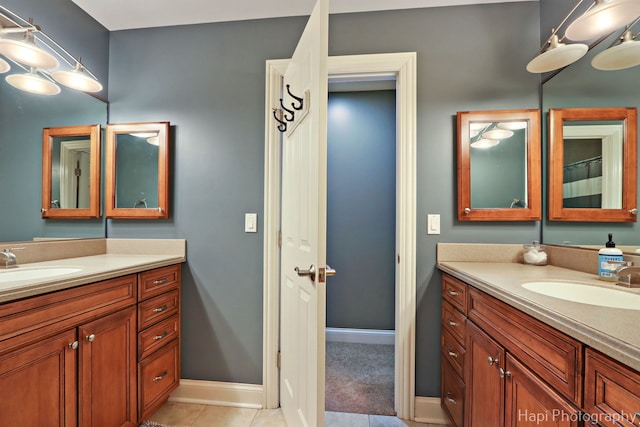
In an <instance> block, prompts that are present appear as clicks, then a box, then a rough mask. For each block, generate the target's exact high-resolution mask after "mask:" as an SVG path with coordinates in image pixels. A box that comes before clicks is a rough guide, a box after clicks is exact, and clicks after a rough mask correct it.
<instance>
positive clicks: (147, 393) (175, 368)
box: [138, 340, 180, 419]
mask: <svg viewBox="0 0 640 427" xmlns="http://www.w3.org/2000/svg"><path fill="white" fill-rule="evenodd" d="M179 367H180V353H179V348H178V340H174V341H173V342H172V343H170V344H169V345H167V346H166V347H164V348H162V349H160V350H158V351H157V352H156V353H154V354H152V355H151V356H150V357H148V358H146V359H145V360H143V361H142V362H140V363H139V364H138V397H139V399H140V402H139V411H138V413H139V414H140V419H145V418H147V416H149V415H150V414H151V413H152V412H153V411H154V410H155V409H156V408H157V407H158V406H159V405H161V404H162V403H164V401H166V400H167V398H168V397H169V393H171V392H172V391H173V390H175V389H176V387H178V385H179V383H180V369H179Z"/></svg>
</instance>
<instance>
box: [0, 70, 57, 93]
mask: <svg viewBox="0 0 640 427" xmlns="http://www.w3.org/2000/svg"><path fill="white" fill-rule="evenodd" d="M5 80H7V83H9V84H10V85H11V86H13V87H15V88H16V89H20V90H23V91H25V92H29V93H34V94H36V95H56V94H58V93H60V87H59V86H58V85H56V84H55V83H53V82H51V81H49V80H47V79H45V78H44V77H42V76H40V75H39V74H38V73H37V72H36V70H35V68H33V67H32V68H31V70H30V71H29V72H28V73H24V74H9V75H8V76H7V77H5Z"/></svg>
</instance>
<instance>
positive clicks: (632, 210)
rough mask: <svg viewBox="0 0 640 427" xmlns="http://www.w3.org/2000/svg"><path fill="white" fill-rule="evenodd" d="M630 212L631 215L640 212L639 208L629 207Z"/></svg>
mask: <svg viewBox="0 0 640 427" xmlns="http://www.w3.org/2000/svg"><path fill="white" fill-rule="evenodd" d="M629 213H630V214H631V215H635V214H637V213H638V209H636V208H633V209H629Z"/></svg>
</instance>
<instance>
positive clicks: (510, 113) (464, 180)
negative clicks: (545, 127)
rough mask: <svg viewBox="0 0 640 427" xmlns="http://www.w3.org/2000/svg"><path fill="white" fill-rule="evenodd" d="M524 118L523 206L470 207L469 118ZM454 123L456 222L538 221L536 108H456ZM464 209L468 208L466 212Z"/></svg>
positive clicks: (539, 179) (539, 178)
mask: <svg viewBox="0 0 640 427" xmlns="http://www.w3.org/2000/svg"><path fill="white" fill-rule="evenodd" d="M472 120H473V121H487V122H489V121H490V122H497V121H526V122H528V127H527V141H526V143H527V206H526V207H525V208H518V209H512V208H491V209H489V208H487V209H484V208H483V209H476V208H473V207H472V206H471V145H470V139H471V138H470V135H469V124H470V123H471V121H472ZM457 126H458V138H457V139H458V141H457V146H458V156H457V157H458V221H538V220H541V219H542V160H541V151H542V144H541V142H540V110H498V111H472V112H470V111H460V112H458V114H457ZM467 209H468V210H469V211H467Z"/></svg>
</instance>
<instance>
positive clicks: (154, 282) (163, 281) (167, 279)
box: [153, 277, 169, 285]
mask: <svg viewBox="0 0 640 427" xmlns="http://www.w3.org/2000/svg"><path fill="white" fill-rule="evenodd" d="M168 281H169V278H168V277H165V278H164V279H160V280H154V281H153V284H154V285H164V284H165V283H167V282H168Z"/></svg>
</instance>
